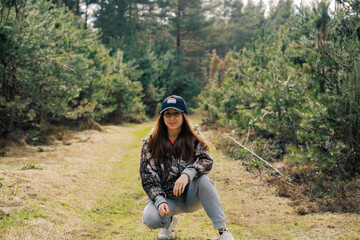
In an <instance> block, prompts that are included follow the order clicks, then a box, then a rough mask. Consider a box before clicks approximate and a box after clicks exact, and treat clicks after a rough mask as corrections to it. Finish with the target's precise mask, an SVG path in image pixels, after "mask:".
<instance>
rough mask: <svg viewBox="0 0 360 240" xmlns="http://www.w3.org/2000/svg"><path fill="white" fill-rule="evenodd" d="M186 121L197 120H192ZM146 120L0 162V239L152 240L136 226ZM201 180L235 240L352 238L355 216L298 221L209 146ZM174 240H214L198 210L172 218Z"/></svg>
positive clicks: (141, 202) (262, 185)
mask: <svg viewBox="0 0 360 240" xmlns="http://www.w3.org/2000/svg"><path fill="white" fill-rule="evenodd" d="M192 119H193V123H195V124H198V123H199V122H200V118H199V117H196V116H195V117H194V118H192ZM153 126H154V122H146V123H142V124H125V125H122V126H104V131H103V132H97V131H94V130H87V131H83V132H76V133H74V135H75V138H74V140H73V142H72V144H71V145H52V146H44V147H42V148H43V149H44V152H38V151H37V150H38V147H21V148H19V147H16V148H13V149H12V151H11V152H10V153H9V154H7V156H5V157H2V158H0V183H1V185H2V187H1V188H0V239H6V240H9V239H125V240H127V239H156V236H157V233H158V230H149V229H147V228H146V227H145V226H144V224H142V222H141V220H142V211H143V208H144V207H145V201H146V200H147V196H146V194H145V193H144V191H143V190H142V187H141V184H140V178H139V172H138V171H139V156H140V149H141V146H142V143H141V139H142V138H143V137H145V136H146V135H147V134H148V133H149V132H150V130H151V129H152V127H153ZM202 133H203V135H204V136H205V138H206V139H207V140H208V143H209V145H210V147H211V153H212V156H213V158H214V159H215V163H214V167H213V170H212V171H211V172H210V173H209V176H210V177H211V178H212V179H213V180H214V182H215V186H216V188H217V190H218V192H219V194H220V198H221V199H222V202H223V205H224V209H225V213H226V216H227V223H228V227H229V229H230V230H231V232H232V233H233V235H234V237H235V239H360V216H359V215H357V214H332V213H319V214H308V215H304V216H299V215H297V214H296V212H295V211H294V210H293V208H292V207H290V206H289V205H288V203H289V202H290V201H289V200H288V199H286V198H281V197H278V196H277V195H276V189H275V187H274V186H272V185H270V184H268V183H266V182H263V181H262V180H261V179H260V178H259V177H258V176H254V174H252V173H249V172H247V171H246V170H245V168H244V167H243V166H242V164H241V161H234V160H232V159H230V158H229V157H227V156H225V155H223V154H222V153H221V152H220V151H217V150H216V149H215V147H214V143H213V142H212V141H214V140H213V139H215V137H214V136H215V135H216V134H218V133H215V132H212V131H210V130H209V131H202ZM179 219H180V221H179V223H178V226H177V228H176V229H177V231H176V239H217V233H216V231H215V230H214V229H213V227H212V223H211V221H210V220H209V218H208V217H207V216H206V213H205V211H204V210H199V211H197V212H195V213H193V214H182V215H180V216H179Z"/></svg>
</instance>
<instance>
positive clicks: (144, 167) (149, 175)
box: [140, 141, 166, 207]
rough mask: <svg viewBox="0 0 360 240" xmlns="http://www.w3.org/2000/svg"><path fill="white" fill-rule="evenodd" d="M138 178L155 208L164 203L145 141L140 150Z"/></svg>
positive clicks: (158, 179)
mask: <svg viewBox="0 0 360 240" xmlns="http://www.w3.org/2000/svg"><path fill="white" fill-rule="evenodd" d="M140 177H141V184H142V187H143V188H144V191H145V192H146V194H147V195H148V196H149V199H150V200H151V201H153V202H154V203H155V206H156V207H158V206H159V205H160V204H161V203H163V202H166V200H165V197H166V194H165V192H164V191H163V189H162V188H161V183H160V177H159V174H158V171H157V168H156V166H155V161H154V159H153V157H152V155H151V153H150V151H149V146H148V144H147V142H146V141H144V145H143V147H142V149H141V158H140Z"/></svg>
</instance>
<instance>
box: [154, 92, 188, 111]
mask: <svg viewBox="0 0 360 240" xmlns="http://www.w3.org/2000/svg"><path fill="white" fill-rule="evenodd" d="M170 108H172V109H175V110H177V111H179V112H182V113H187V114H189V113H188V111H187V106H186V102H185V101H184V99H183V98H182V97H180V96H176V95H171V96H169V97H167V98H165V100H164V101H163V102H162V105H161V111H160V114H162V113H163V112H164V111H165V110H167V109H170Z"/></svg>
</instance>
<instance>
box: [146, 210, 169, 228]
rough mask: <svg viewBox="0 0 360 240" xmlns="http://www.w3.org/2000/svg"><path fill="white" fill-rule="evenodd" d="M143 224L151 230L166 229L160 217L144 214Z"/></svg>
mask: <svg viewBox="0 0 360 240" xmlns="http://www.w3.org/2000/svg"><path fill="white" fill-rule="evenodd" d="M143 223H144V224H145V225H146V226H147V227H148V228H150V229H157V228H162V227H164V223H163V222H162V219H161V217H160V216H156V215H151V214H148V215H147V214H144V216H143Z"/></svg>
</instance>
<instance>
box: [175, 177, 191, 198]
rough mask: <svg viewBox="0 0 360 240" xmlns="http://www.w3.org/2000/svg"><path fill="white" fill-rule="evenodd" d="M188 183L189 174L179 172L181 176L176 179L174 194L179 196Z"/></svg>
mask: <svg viewBox="0 0 360 240" xmlns="http://www.w3.org/2000/svg"><path fill="white" fill-rule="evenodd" d="M188 183H189V176H188V175H187V174H185V173H184V174H181V176H180V177H179V178H178V180H176V182H175V187H174V190H173V193H174V195H175V196H176V197H177V196H180V195H181V194H182V193H183V192H184V191H185V187H186V185H187V184H188Z"/></svg>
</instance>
